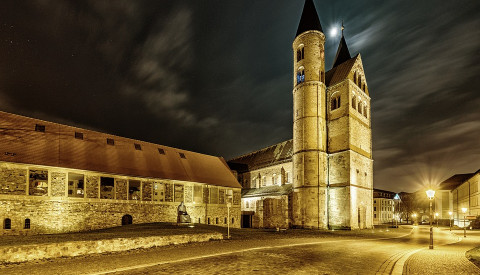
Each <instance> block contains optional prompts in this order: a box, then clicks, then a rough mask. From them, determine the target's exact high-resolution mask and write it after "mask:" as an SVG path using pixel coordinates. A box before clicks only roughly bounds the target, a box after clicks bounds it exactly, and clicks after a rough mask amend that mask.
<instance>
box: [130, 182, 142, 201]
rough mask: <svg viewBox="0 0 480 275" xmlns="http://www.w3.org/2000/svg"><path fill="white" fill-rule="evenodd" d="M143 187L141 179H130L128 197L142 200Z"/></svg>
mask: <svg viewBox="0 0 480 275" xmlns="http://www.w3.org/2000/svg"><path fill="white" fill-rule="evenodd" d="M141 188H142V183H141V182H140V181H139V180H129V181H128V199H129V200H140V189H141Z"/></svg>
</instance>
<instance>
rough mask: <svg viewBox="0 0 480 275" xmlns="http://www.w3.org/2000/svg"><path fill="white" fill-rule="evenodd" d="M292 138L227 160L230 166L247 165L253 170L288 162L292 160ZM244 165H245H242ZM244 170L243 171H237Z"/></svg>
mask: <svg viewBox="0 0 480 275" xmlns="http://www.w3.org/2000/svg"><path fill="white" fill-rule="evenodd" d="M292 153H293V140H292V139H290V140H287V141H284V142H281V143H278V144H275V145H272V146H270V147H267V148H263V149H261V150H258V151H255V152H252V153H248V154H246V155H243V156H240V157H237V158H234V159H231V160H229V161H228V163H229V165H230V167H232V169H234V168H235V167H240V168H242V166H239V165H238V164H243V165H247V167H248V168H247V169H248V170H250V171H251V170H254V169H258V168H262V167H266V166H271V165H275V164H277V163H283V162H288V161H291V160H292ZM243 167H245V166H243ZM239 172H244V171H239Z"/></svg>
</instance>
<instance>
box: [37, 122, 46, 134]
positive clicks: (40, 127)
mask: <svg viewBox="0 0 480 275" xmlns="http://www.w3.org/2000/svg"><path fill="white" fill-rule="evenodd" d="M35 131H37V132H43V133H45V125H40V124H35Z"/></svg>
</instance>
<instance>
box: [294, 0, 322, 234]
mask: <svg viewBox="0 0 480 275" xmlns="http://www.w3.org/2000/svg"><path fill="white" fill-rule="evenodd" d="M324 46H325V35H324V33H323V30H322V26H321V24H320V19H319V18H318V14H317V11H316V9H315V5H314V3H313V0H306V1H305V5H304V8H303V12H302V17H301V19H300V24H299V26H298V29H297V34H296V37H295V39H294V41H293V108H294V110H293V187H294V192H293V195H292V198H291V199H292V201H291V202H292V213H291V217H292V223H293V224H292V225H293V226H294V227H302V228H326V227H327V223H326V222H327V213H326V209H327V207H326V197H327V196H326V188H327V177H328V171H327V132H326V110H325V106H326V104H325V96H326V86H325V55H324Z"/></svg>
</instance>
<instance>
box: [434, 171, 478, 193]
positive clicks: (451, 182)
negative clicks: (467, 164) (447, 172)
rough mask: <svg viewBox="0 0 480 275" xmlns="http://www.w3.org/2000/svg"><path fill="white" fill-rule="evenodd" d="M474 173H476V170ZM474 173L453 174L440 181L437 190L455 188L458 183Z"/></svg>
mask: <svg viewBox="0 0 480 275" xmlns="http://www.w3.org/2000/svg"><path fill="white" fill-rule="evenodd" d="M479 171H480V170H479ZM476 173H478V171H477V172H476ZM476 173H469V174H457V175H453V176H451V177H450V178H448V179H446V180H444V181H443V182H441V183H440V185H439V186H438V190H453V189H455V188H457V187H458V186H459V185H461V184H462V183H464V182H466V181H467V180H469V179H470V178H471V177H473V176H474V175H475V174H476Z"/></svg>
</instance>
